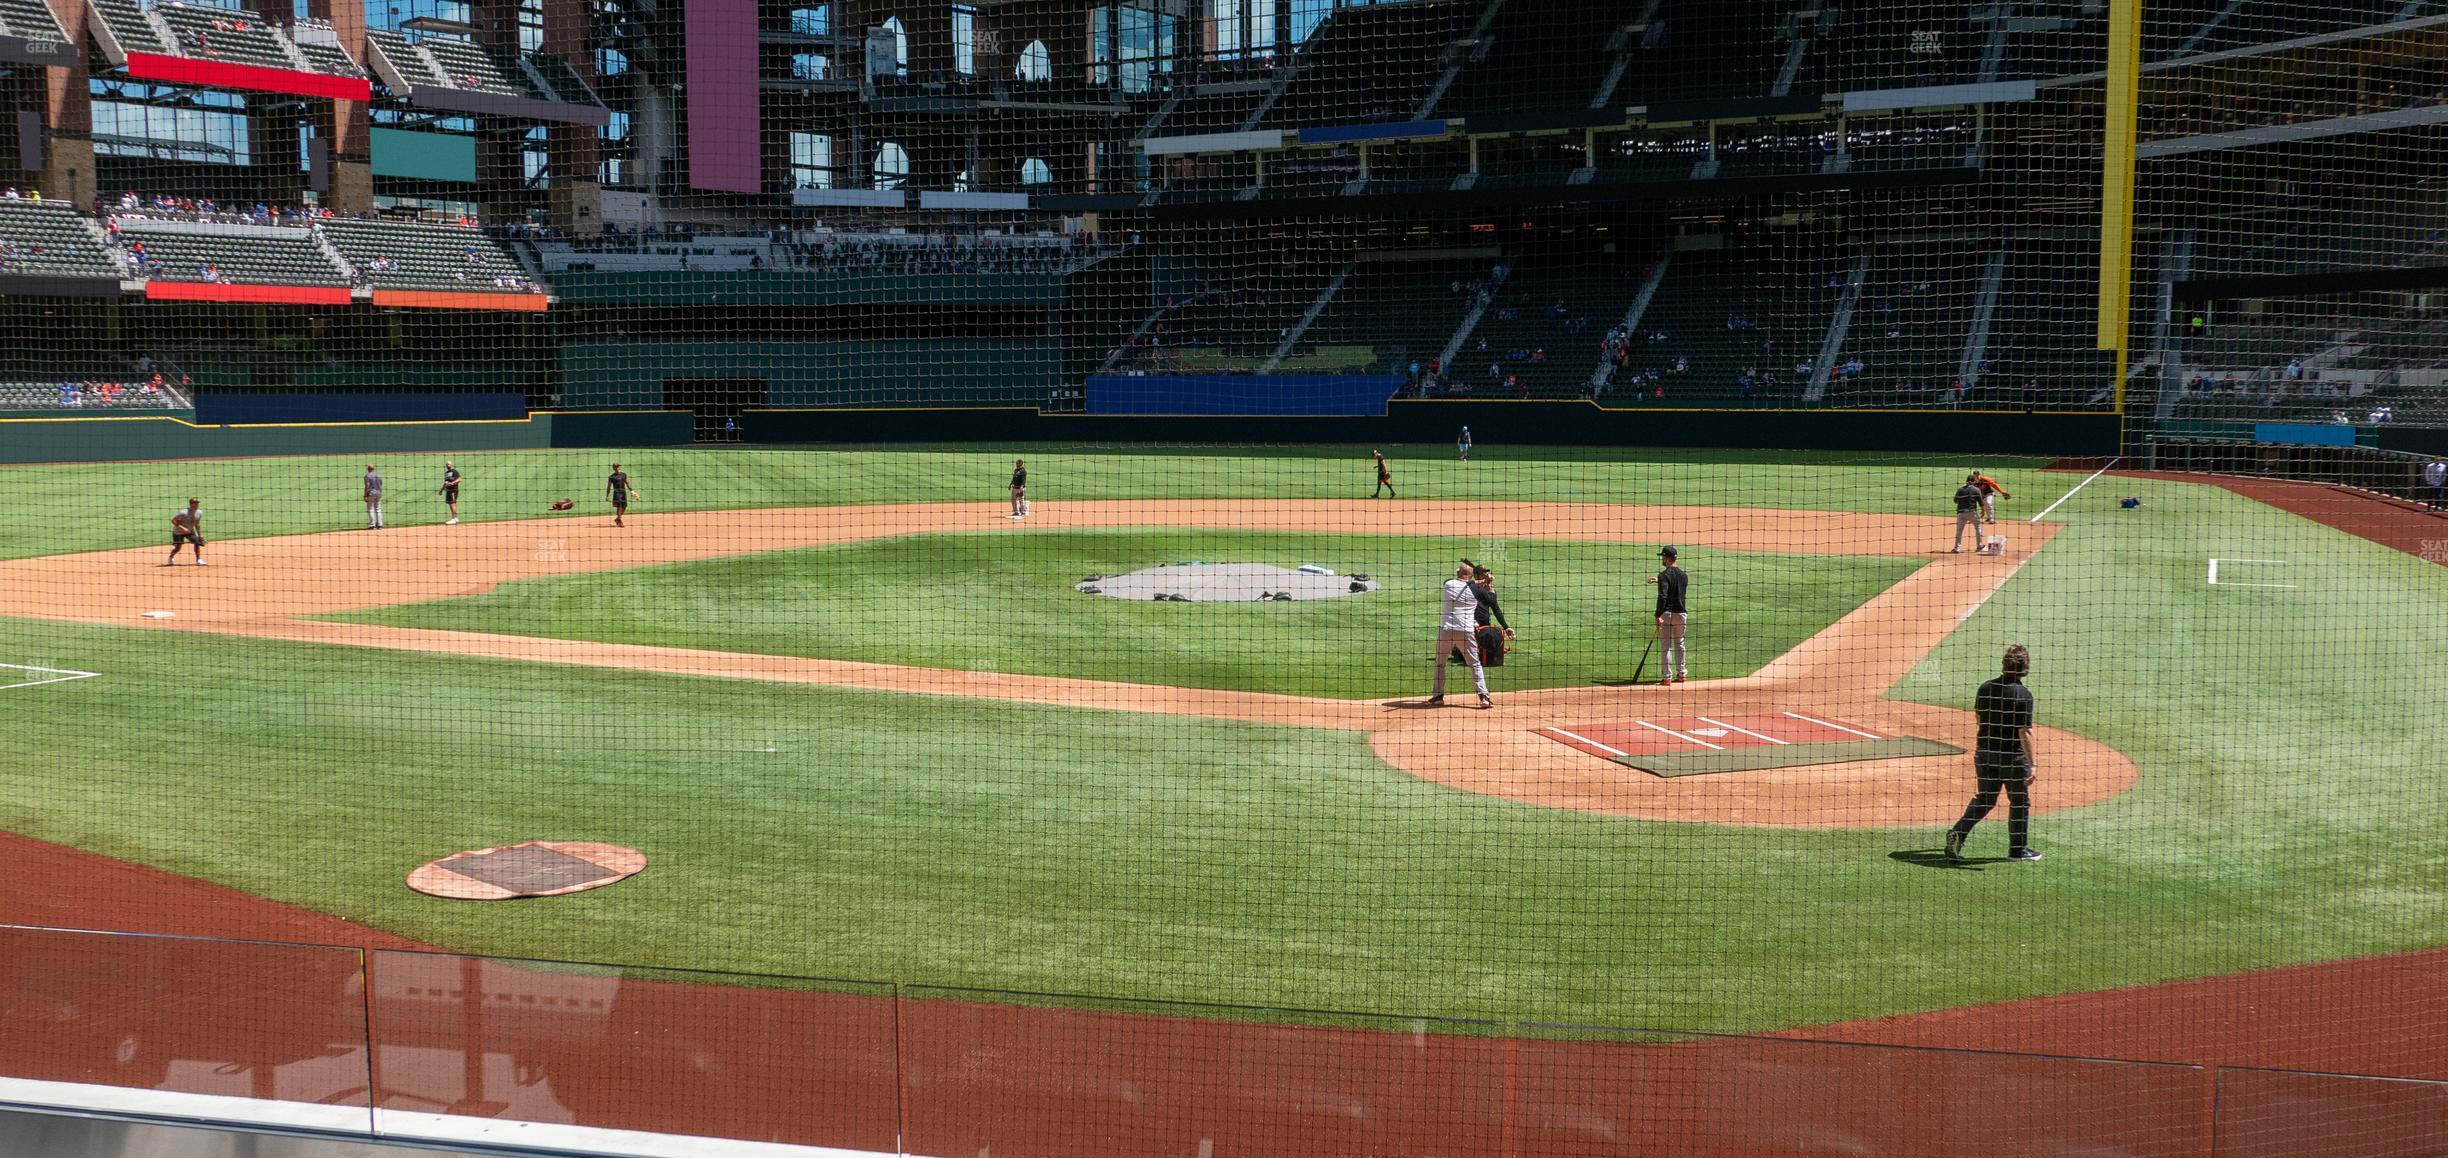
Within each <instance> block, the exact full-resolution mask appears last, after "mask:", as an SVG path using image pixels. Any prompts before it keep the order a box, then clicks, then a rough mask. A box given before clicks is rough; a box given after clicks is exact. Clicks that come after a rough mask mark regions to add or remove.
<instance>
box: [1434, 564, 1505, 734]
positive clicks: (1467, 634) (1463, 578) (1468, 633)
mask: <svg viewBox="0 0 2448 1158" xmlns="http://www.w3.org/2000/svg"><path fill="white" fill-rule="evenodd" d="M1457 649H1458V650H1460V651H1461V653H1462V657H1463V658H1464V659H1467V660H1469V661H1470V669H1471V687H1472V689H1473V690H1475V691H1477V692H1478V693H1479V706H1480V707H1483V708H1492V707H1495V706H1496V701H1495V699H1493V698H1492V697H1490V696H1489V695H1488V690H1487V668H1486V667H1484V666H1482V665H1481V664H1480V662H1479V593H1478V592H1476V591H1473V590H1471V567H1470V564H1468V563H1464V564H1462V565H1461V566H1459V567H1456V568H1454V577H1453V578H1451V579H1448V580H1446V581H1445V608H1444V617H1443V618H1442V619H1439V620H1438V621H1437V641H1436V687H1435V690H1434V691H1433V692H1432V693H1430V695H1429V696H1428V702H1429V703H1431V704H1441V703H1444V702H1445V657H1446V655H1447V654H1448V653H1450V652H1453V651H1455V650H1457Z"/></svg>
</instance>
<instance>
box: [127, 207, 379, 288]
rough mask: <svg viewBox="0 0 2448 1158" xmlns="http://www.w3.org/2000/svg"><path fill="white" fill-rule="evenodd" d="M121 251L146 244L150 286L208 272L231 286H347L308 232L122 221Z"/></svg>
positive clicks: (199, 279)
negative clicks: (213, 270) (212, 271)
mask: <svg viewBox="0 0 2448 1158" xmlns="http://www.w3.org/2000/svg"><path fill="white" fill-rule="evenodd" d="M117 220H118V222H119V237H120V243H121V244H122V245H130V244H133V243H135V242H143V243H144V248H145V258H146V259H147V261H149V262H151V263H154V265H153V268H152V269H151V271H150V272H148V273H145V274H143V275H142V276H143V277H144V279H145V280H147V281H162V282H202V281H207V280H214V279H208V278H206V277H205V275H204V267H205V266H214V267H217V268H218V270H219V278H218V279H217V280H218V281H219V282H222V283H226V284H230V285H262V286H313V287H327V286H346V285H347V284H348V282H349V278H348V275H347V274H346V273H344V272H342V270H341V269H340V267H339V266H337V265H335V264H333V262H332V260H331V259H330V258H328V257H326V256H324V252H323V248H322V247H321V246H320V245H318V244H317V243H316V241H315V239H314V236H313V235H312V234H311V233H310V232H309V231H307V230H305V229H301V228H294V227H288V226H270V225H224V224H219V223H216V222H190V221H154V220H147V219H144V218H133V217H123V218H119V219H117Z"/></svg>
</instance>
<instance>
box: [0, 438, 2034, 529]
mask: <svg viewBox="0 0 2448 1158" xmlns="http://www.w3.org/2000/svg"><path fill="white" fill-rule="evenodd" d="M1480 437H1481V438H1482V440H1483V441H1482V442H1481V443H1480V445H1479V446H1478V447H1477V448H1475V449H1474V450H1473V451H1472V460H1471V461H1470V462H1469V463H1467V464H1464V463H1459V462H1456V461H1454V453H1453V447H1451V446H1450V445H1436V446H1384V447H1375V448H1372V447H1367V446H1340V447H1314V446H1300V447H1251V448H1223V447H1176V446H1143V447H1128V446H1124V447H1051V448H1038V447H1021V448H1000V449H986V450H981V449H978V448H975V447H969V448H950V447H922V448H894V449H881V448H861V447H822V448H810V449H803V450H732V449H711V448H707V449H679V450H673V449H663V450H533V451H498V452H489V453H475V454H460V455H451V454H443V453H434V454H389V455H373V456H370V457H369V456H348V457H339V456H328V455H327V456H320V457H301V458H254V459H236V460H226V461H224V460H200V461H183V462H131V463H85V464H70V465H60V466H15V467H0V558H8V559H14V558H23V557H25V556H29V555H56V554H62V553H65V552H69V551H90V550H98V549H102V548H108V547H130V546H137V545H151V544H155V543H163V542H167V541H168V536H169V529H168V528H169V522H170V513H171V512H172V511H173V510H175V509H177V508H178V507H180V506H183V505H185V503H186V501H187V499H188V498H189V497H190V496H193V497H197V498H201V499H203V500H204V512H205V530H206V533H207V534H208V535H210V536H211V537H213V538H216V539H246V538H255V537H258V536H263V535H292V534H299V533H303V532H308V531H330V530H346V529H350V528H354V527H358V526H362V525H363V524H364V522H365V507H364V505H363V503H362V502H361V501H360V499H359V497H358V488H359V478H360V476H361V475H362V474H363V473H364V471H365V468H366V466H367V465H369V464H371V465H374V466H377V467H379V468H380V469H381V471H382V473H383V476H384V479H385V481H386V483H387V493H388V495H389V503H388V505H387V507H386V511H385V513H386V515H387V517H388V521H389V522H390V524H391V525H392V526H409V525H414V524H418V523H438V522H441V521H442V520H443V519H444V518H445V517H447V515H446V513H445V511H444V509H443V506H442V499H441V496H440V494H439V493H438V492H439V489H440V487H441V477H442V463H443V461H444V460H445V459H450V460H453V461H456V462H457V463H458V464H459V468H460V470H461V471H462V472H463V473H464V474H465V475H466V484H465V487H464V489H463V491H462V499H463V501H462V502H461V504H460V514H461V516H462V518H463V519H464V520H465V521H468V522H481V521H487V520H493V519H538V518H553V517H560V518H603V517H605V516H607V515H609V514H610V513H611V509H610V508H609V507H608V506H606V505H605V504H604V501H603V493H604V476H605V475H606V474H608V473H610V470H611V465H612V463H614V462H619V463H621V464H622V465H623V466H624V467H625V468H626V469H627V471H628V473H629V475H630V477H631V478H632V479H634V480H635V481H636V484H637V486H638V489H639V491H640V492H641V493H642V497H641V498H640V499H639V501H638V502H637V503H636V504H635V505H634V506H633V507H632V508H631V511H632V513H633V514H635V515H636V516H638V517H641V518H651V517H653V515H654V514H655V513H656V512H659V511H679V510H720V509H729V508H747V507H797V506H833V505H846V504H874V503H920V502H982V503H995V502H1002V501H1004V498H1005V490H1004V484H1005V483H1006V482H1007V481H1008V480H1009V479H1010V476H1011V464H1012V459H1013V458H1015V457H1025V458H1027V459H1028V460H1029V493H1030V494H1031V495H1032V496H1033V497H1034V498H1035V499H1036V500H1037V501H1038V502H1039V503H1041V504H1056V503H1062V502H1067V501H1072V500H1080V499H1094V500H1131V499H1149V498H1180V499H1195V498H1272V499H1283V498H1353V499H1360V498H1367V497H1368V496H1369V493H1370V490H1371V488H1372V486H1373V485H1374V484H1375V482H1376V473H1375V468H1374V467H1373V466H1372V465H1371V462H1370V459H1369V451H1370V450H1371V449H1380V450H1383V451H1385V453H1386V457H1387V459H1388V460H1389V461H1390V462H1392V464H1393V468H1394V480H1395V486H1396V490H1397V491H1398V492H1399V493H1400V494H1401V495H1402V496H1403V497H1402V500H1401V501H1412V500H1419V499H1469V500H1497V501H1506V502H1596V503H1666V504H1692V505H1701V506H1736V507H1750V506H1756V507H1787V508H1793V509H1799V510H1841V511H1863V512H1868V513H1872V514H1927V515H1941V516H1944V515H1950V514H1951V513H1952V512H1953V510H1954V506H1953V504H1952V502H1951V501H1950V500H1949V498H1948V496H1950V495H1952V494H1953V493H1954V490H1955V487H1956V485H1957V484H1959V483H1960V482H1962V481H1963V472H1964V470H1965V469H1966V468H1967V465H1979V466H1984V467H1986V468H1987V469H1988V470H1989V471H1990V473H1992V474H1994V475H1996V476H1997V477H1998V479H1999V480H2000V481H2002V482H2004V483H2005V484H2006V486H2007V487H2009V488H2011V489H2012V491H2013V493H2014V494H2015V495H2016V496H2017V498H2016V500H2015V501H2014V502H2011V503H2009V504H2007V506H2006V507H2005V508H2004V509H2003V511H2002V513H2003V514H2005V515H2009V516H2011V515H2014V514H2016V513H2018V512H2021V511H2037V510H2038V509H2040V507H2041V506H2042V505H2045V504H2046V503H2047V502H2049V501H2050V500H2051V499H2053V498H2054V497H2055V496H2057V495H2059V494H2062V493H2064V492H2065V490H2066V489H2067V488H2068V487H2071V486H2072V485H2073V484H2074V482H2075V481H2076V479H2077V478H2078V477H2079V476H2069V475H2053V474H2041V473H2040V472H2039V470H2038V468H2039V467H2041V466H2044V465H2046V463H2045V461H2044V460H2035V459H2020V460H2013V459H2007V458H2003V457H1994V456H1993V457H1989V458H1971V457H1966V456H1960V455H1947V456H1931V457H1926V458H1924V457H1916V456H1909V455H1872V454H1779V453H1770V452H1763V451H1671V450H1669V451H1641V450H1610V449H1596V450H1590V449H1576V448H1556V447H1507V446H1504V445H1502V444H1501V443H1500V442H1495V441H1487V440H1493V439H1496V438H1497V437H1498V435H1496V434H1494V433H1483V434H1481V436H1480ZM559 499H571V500H574V501H575V502H576V503H577V507H576V509H575V510H573V511H570V512H568V513H567V514H564V515H558V516H556V515H554V514H552V512H550V511H549V510H548V509H547V508H549V507H550V506H551V505H552V503H553V502H554V501H555V500H559Z"/></svg>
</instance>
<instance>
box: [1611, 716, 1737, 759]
mask: <svg viewBox="0 0 2448 1158" xmlns="http://www.w3.org/2000/svg"><path fill="white" fill-rule="evenodd" d="M1632 722H1633V723H1635V724H1639V725H1640V726H1641V727H1644V728H1653V729H1656V730H1657V731H1660V732H1664V733H1666V734H1667V735H1669V736H1672V737H1674V738H1675V739H1678V740H1688V741H1690V742H1691V743H1694V744H1698V745H1700V746H1701V747H1703V748H1706V749H1708V750H1709V751H1711V752H1723V751H1725V748H1724V747H1723V746H1722V745H1718V744H1711V743H1709V742H1708V741H1706V740H1703V739H1701V738H1699V737H1698V736H1686V735H1684V734H1683V733H1681V732H1678V731H1675V730H1674V729H1673V728H1667V727H1660V726H1659V725H1656V724H1652V723H1650V722H1649V721H1647V720H1634V721H1632Z"/></svg>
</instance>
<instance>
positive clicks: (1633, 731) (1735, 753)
mask: <svg viewBox="0 0 2448 1158" xmlns="http://www.w3.org/2000/svg"><path fill="white" fill-rule="evenodd" d="M1536 731H1537V732H1538V734H1539V735H1542V736H1545V737H1547V738H1548V739H1550V740H1554V741H1555V742H1557V743H1559V744H1562V745H1564V746H1565V747H1568V748H1574V749H1578V750H1580V751H1583V752H1587V753H1589V754H1590V755H1592V756H1596V757H1599V758H1600V759H1603V760H1612V761H1614V762H1615V763H1617V764H1621V765H1624V766H1625V767H1628V768H1638V769H1640V770H1641V771H1643V772H1648V773H1652V774H1654V775H1658V776H1698V775H1703V774H1706V773H1710V772H1756V771H1759V770H1761V769H1765V768H1796V767H1801V766H1804V765H1808V764H1844V763H1850V762H1852V761H1855V760H1894V759H1899V758H1904V757H1911V756H1956V755H1961V754H1962V753H1963V749H1961V748H1958V747H1956V746H1954V745H1952V744H1942V743H1939V742H1938V741H1936V740H1925V739H1922V738H1921V737H1919V736H1889V735H1884V734H1882V733H1880V732H1878V731H1877V730H1875V729H1871V728H1865V727H1861V726H1859V725H1856V724H1849V723H1846V722H1845V721H1843V720H1839V719H1836V718H1835V717H1833V716H1830V715H1827V714H1825V713H1808V712H1767V713H1745V714H1739V715H1737V714H1729V715H1723V716H1678V717H1675V718H1673V719H1658V720H1648V719H1639V720H1621V721H1616V722H1613V723H1598V724H1575V725H1573V726H1572V727H1570V728H1562V727H1548V728H1539V729H1536Z"/></svg>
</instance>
